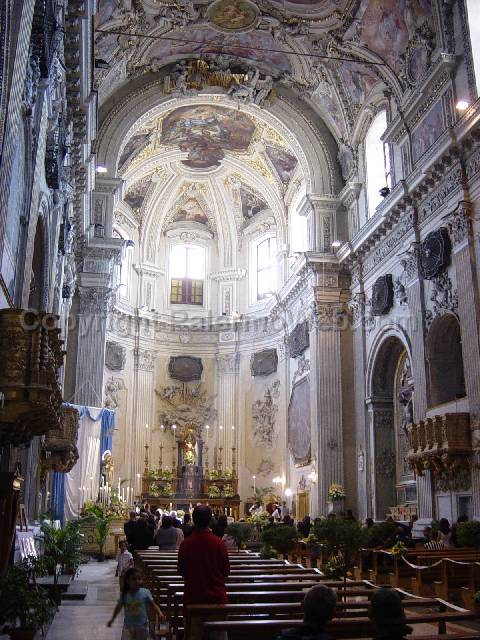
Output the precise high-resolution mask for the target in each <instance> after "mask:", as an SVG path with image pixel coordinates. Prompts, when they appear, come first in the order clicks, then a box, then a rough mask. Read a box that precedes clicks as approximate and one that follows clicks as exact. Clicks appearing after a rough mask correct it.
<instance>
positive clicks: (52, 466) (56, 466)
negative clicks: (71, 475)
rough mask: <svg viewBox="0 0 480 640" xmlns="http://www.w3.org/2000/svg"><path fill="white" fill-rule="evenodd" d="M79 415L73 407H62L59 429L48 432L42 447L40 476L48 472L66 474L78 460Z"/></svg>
mask: <svg viewBox="0 0 480 640" xmlns="http://www.w3.org/2000/svg"><path fill="white" fill-rule="evenodd" d="M79 422H80V415H79V413H78V410H77V409H75V407H71V406H67V405H62V408H61V411H60V429H54V430H51V431H48V432H47V433H46V435H45V441H44V443H43V446H42V461H41V469H42V471H41V474H42V476H44V474H45V473H46V472H47V471H48V470H51V471H59V472H62V473H67V472H68V471H71V470H72V469H73V467H74V465H75V463H76V462H77V460H78V449H77V437H78V428H79Z"/></svg>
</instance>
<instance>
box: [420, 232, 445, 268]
mask: <svg viewBox="0 0 480 640" xmlns="http://www.w3.org/2000/svg"><path fill="white" fill-rule="evenodd" d="M450 255H451V244H450V237H449V235H448V231H447V229H446V228H445V227H441V228H440V229H437V230H436V231H432V232H431V233H429V234H428V235H427V237H426V238H425V240H424V241H423V242H422V244H421V246H420V271H421V274H422V277H423V278H425V280H433V278H436V277H437V276H439V275H440V274H441V273H442V272H443V271H444V270H445V269H446V268H447V267H448V265H449V264H450Z"/></svg>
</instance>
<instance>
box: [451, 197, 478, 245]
mask: <svg viewBox="0 0 480 640" xmlns="http://www.w3.org/2000/svg"><path fill="white" fill-rule="evenodd" d="M471 212H472V205H471V204H470V203H469V202H466V201H462V202H460V203H459V205H458V207H457V208H456V209H455V211H452V213H450V214H449V215H447V216H445V217H444V220H445V221H446V223H447V229H448V233H449V236H450V240H451V242H452V245H453V247H454V248H459V247H460V246H462V245H463V244H464V243H465V242H467V241H468V239H469V237H470V236H471V233H472V219H471Z"/></svg>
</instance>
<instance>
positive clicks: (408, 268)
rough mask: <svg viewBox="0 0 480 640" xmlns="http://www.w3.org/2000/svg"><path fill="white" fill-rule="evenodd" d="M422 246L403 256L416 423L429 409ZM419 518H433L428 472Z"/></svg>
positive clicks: (420, 483) (420, 491)
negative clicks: (420, 259)
mask: <svg viewBox="0 0 480 640" xmlns="http://www.w3.org/2000/svg"><path fill="white" fill-rule="evenodd" d="M419 256H420V252H419V245H418V243H417V242H414V243H412V245H411V246H410V248H409V249H408V251H407V252H405V253H404V254H402V255H401V256H400V262H401V264H402V266H403V270H404V272H403V275H402V278H403V281H404V283H405V288H406V292H407V299H408V306H409V309H410V317H409V321H410V327H409V330H408V334H409V336H410V342H411V365H412V374H413V380H414V397H413V417H414V420H415V421H418V420H424V419H425V415H426V412H427V409H428V395H427V394H428V388H427V376H426V358H425V336H426V327H425V304H424V286H423V280H422V278H421V275H420V270H419ZM416 481H417V501H418V517H419V518H420V519H426V520H429V519H432V518H433V514H434V508H433V484H432V474H431V472H430V471H425V472H424V474H423V476H417V478H416Z"/></svg>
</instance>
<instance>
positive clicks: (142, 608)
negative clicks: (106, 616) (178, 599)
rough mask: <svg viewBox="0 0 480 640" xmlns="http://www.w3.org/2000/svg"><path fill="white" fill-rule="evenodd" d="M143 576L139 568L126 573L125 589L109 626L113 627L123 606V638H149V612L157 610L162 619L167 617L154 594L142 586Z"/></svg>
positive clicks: (135, 639)
mask: <svg viewBox="0 0 480 640" xmlns="http://www.w3.org/2000/svg"><path fill="white" fill-rule="evenodd" d="M142 584H143V578H142V574H141V572H140V570H139V569H136V568H131V569H127V571H126V572H125V574H124V583H123V591H122V593H121V594H120V599H119V601H118V603H117V605H116V607H115V610H114V612H113V615H112V617H111V619H110V620H109V621H108V622H107V626H108V627H111V626H112V624H113V621H114V620H115V618H116V617H117V616H118V614H119V613H120V611H121V610H122V607H123V608H124V613H125V619H124V623H123V632H122V640H148V637H149V633H148V631H149V629H148V628H149V624H148V613H153V612H156V613H157V615H158V616H159V618H160V619H161V620H163V618H164V617H165V616H164V615H163V613H162V611H161V609H160V607H159V606H157V605H156V604H155V602H154V601H153V598H152V594H151V593H150V591H149V590H148V589H144V588H143V587H142Z"/></svg>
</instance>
